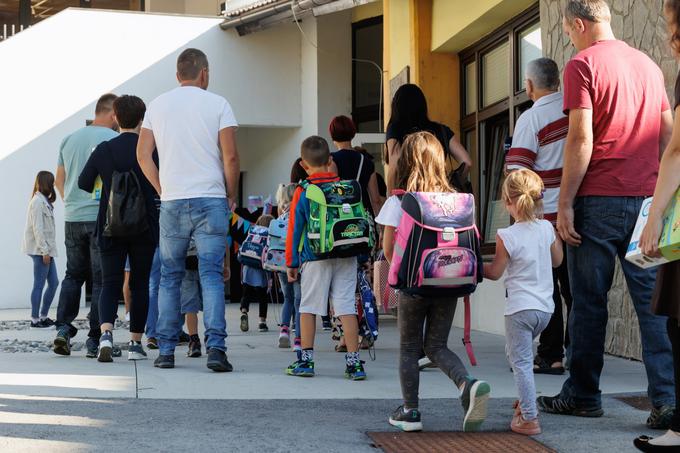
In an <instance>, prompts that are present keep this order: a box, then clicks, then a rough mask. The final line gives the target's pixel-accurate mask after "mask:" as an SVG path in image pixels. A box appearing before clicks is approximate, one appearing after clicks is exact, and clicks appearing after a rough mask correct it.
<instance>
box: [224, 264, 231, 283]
mask: <svg viewBox="0 0 680 453" xmlns="http://www.w3.org/2000/svg"><path fill="white" fill-rule="evenodd" d="M230 278H231V267H229V266H225V267H224V270H223V271H222V279H223V280H224V281H225V282H226V281H228V280H229V279H230Z"/></svg>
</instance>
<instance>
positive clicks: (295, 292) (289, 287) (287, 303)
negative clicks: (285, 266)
mask: <svg viewBox="0 0 680 453" xmlns="http://www.w3.org/2000/svg"><path fill="white" fill-rule="evenodd" d="M278 276H279V283H281V290H282V291H283V307H282V308H281V325H282V326H286V327H290V319H291V318H292V317H293V314H295V336H296V337H297V338H300V299H301V298H302V294H301V291H300V282H299V281H297V282H295V283H289V282H288V276H286V274H285V273H284V272H280V273H278Z"/></svg>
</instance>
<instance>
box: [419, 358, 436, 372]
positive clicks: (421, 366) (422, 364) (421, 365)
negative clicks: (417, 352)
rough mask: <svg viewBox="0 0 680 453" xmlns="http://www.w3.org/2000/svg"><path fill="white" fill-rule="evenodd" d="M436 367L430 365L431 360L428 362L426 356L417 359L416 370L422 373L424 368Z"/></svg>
mask: <svg viewBox="0 0 680 453" xmlns="http://www.w3.org/2000/svg"><path fill="white" fill-rule="evenodd" d="M436 367H437V365H435V364H434V363H432V360H430V359H429V358H428V357H427V356H425V357H421V358H419V359H418V369H419V370H420V371H423V370H424V369H425V368H436Z"/></svg>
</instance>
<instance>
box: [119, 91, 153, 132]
mask: <svg viewBox="0 0 680 453" xmlns="http://www.w3.org/2000/svg"><path fill="white" fill-rule="evenodd" d="M113 112H114V113H115V114H116V120H118V125H119V126H120V127H122V128H123V129H134V128H136V127H137V126H138V125H139V122H140V121H142V119H143V118H144V113H145V112H146V105H144V101H142V100H141V99H139V98H138V97H137V96H130V95H128V94H124V95H122V96H120V97H118V98H116V100H115V101H113Z"/></svg>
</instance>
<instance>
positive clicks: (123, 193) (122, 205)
mask: <svg viewBox="0 0 680 453" xmlns="http://www.w3.org/2000/svg"><path fill="white" fill-rule="evenodd" d="M113 154H114V153H113V152H111V153H110V155H111V159H112V160H114V159H113ZM115 167H116V166H115V162H114V168H115ZM148 229H149V221H148V219H147V213H146V200H145V199H144V194H143V192H142V185H141V184H140V182H139V178H137V175H136V174H135V172H134V170H132V169H130V170H127V171H122V172H119V171H116V170H114V171H113V176H112V177H111V192H110V193H109V204H108V206H107V207H106V221H105V223H104V231H103V235H104V236H106V237H129V236H137V235H139V234H141V233H144V232H146V230H148Z"/></svg>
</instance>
